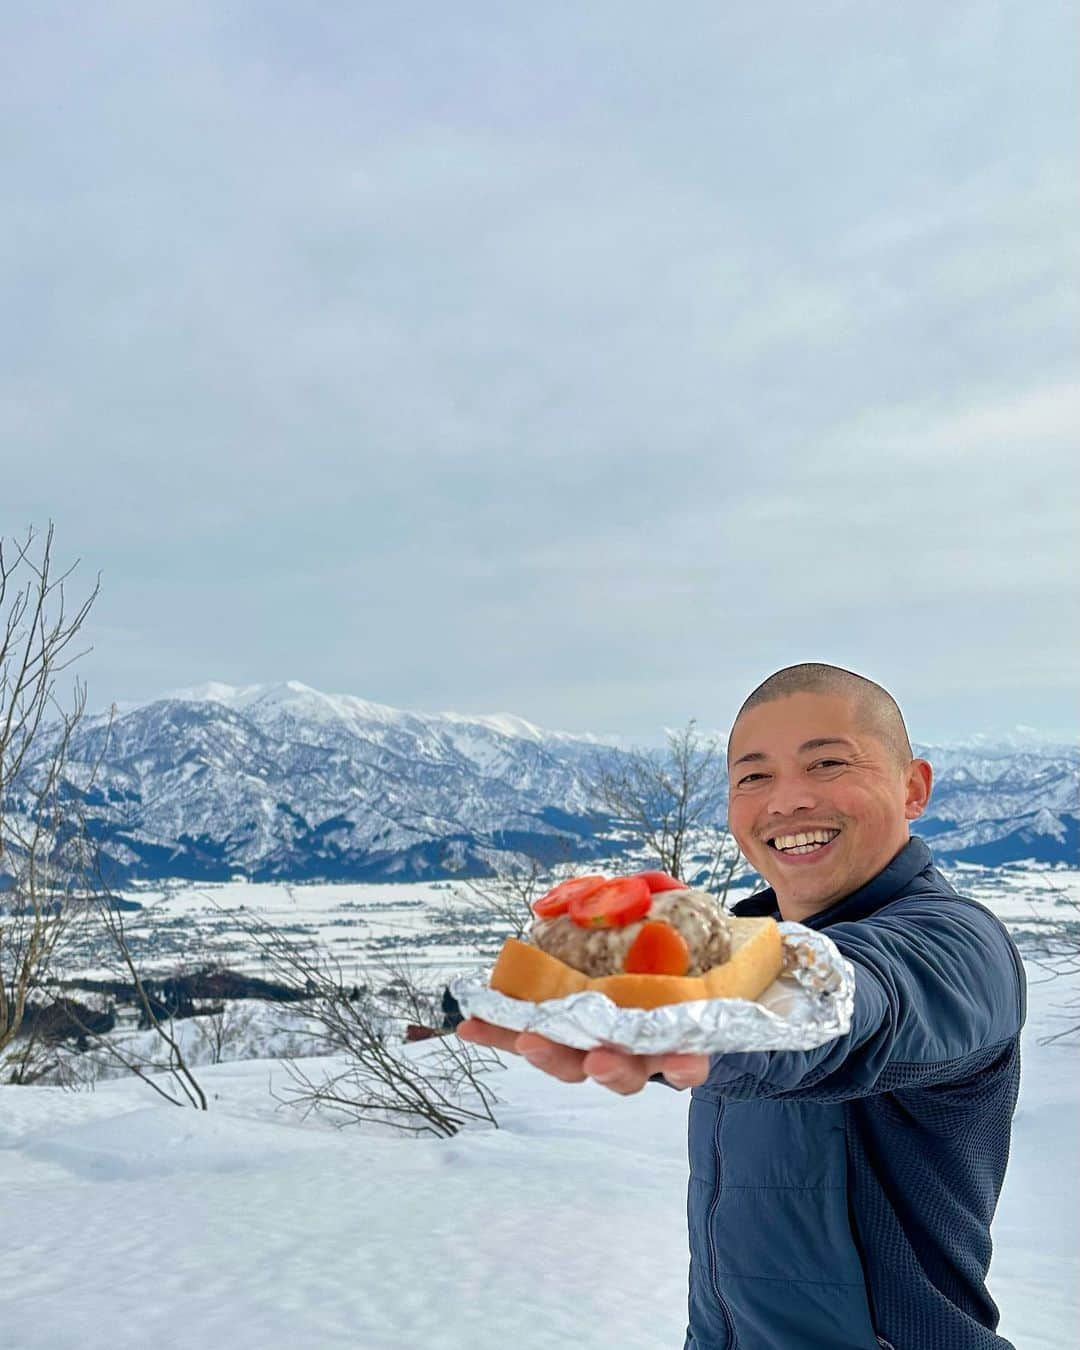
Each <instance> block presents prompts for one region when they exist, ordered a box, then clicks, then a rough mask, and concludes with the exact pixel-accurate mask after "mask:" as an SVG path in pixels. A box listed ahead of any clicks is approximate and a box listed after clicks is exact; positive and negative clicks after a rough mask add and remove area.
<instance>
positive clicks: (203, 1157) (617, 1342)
mask: <svg viewBox="0 0 1080 1350" xmlns="http://www.w3.org/2000/svg"><path fill="white" fill-rule="evenodd" d="M977 875H979V874H976V873H974V872H972V873H971V875H970V877H969V879H970V880H975V879H976V877H977ZM981 875H982V877H983V880H982V883H981V884H983V885H984V887H985V894H983V895H981V896H980V898H983V899H990V900H992V899H993V895H992V893H991V888H990V885H989V883H988V882H987V881H986V880H985V874H981ZM1051 875H1052V880H1053V883H1054V887H1055V889H1054V891H1053V893H1052V894H1049V895H1046V896H1045V897H1041V896H1040V897H1039V898H1043V899H1044V900H1045V903H1046V904H1047V905H1049V904H1051V903H1056V901H1057V899H1059V898H1060V896H1061V894H1062V893H1063V888H1064V892H1065V893H1067V894H1068V895H1075V894H1078V893H1080V874H1077V873H1075V872H1070V873H1067V874H1066V873H1060V872H1056V873H1053V874H1051ZM1036 881H1037V878H1036V877H1034V876H1033V875H1032V874H1026V875H1025V876H1024V877H1023V885H1022V886H1021V884H1020V882H1019V880H1018V879H1017V878H1015V877H1014V878H1013V883H1012V884H1013V886H1014V887H1015V889H1016V891H1017V892H1020V891H1024V892H1028V893H1029V895H1030V893H1032V892H1034V891H1036V890H1037V889H1038V888H1037V887H1036V886H1035V882H1036ZM1029 887H1030V888H1031V890H1030V891H1029ZM373 889H374V888H373ZM966 889H968V890H969V891H970V890H975V889H977V887H976V886H969V887H966ZM261 890H262V888H259V887H245V888H244V899H245V901H246V902H247V903H249V904H251V903H252V901H253V899H254V895H255V893H257V892H259V891H261ZM383 890H385V892H386V895H385V897H382V896H381V895H380V898H385V899H390V898H391V896H392V888H389V887H387V888H380V892H382V891H383ZM277 894H278V898H279V899H280V900H284V899H285V895H284V893H283V892H280V893H277ZM398 894H400V892H398ZM328 899H329V897H328V895H326V894H325V893H321V892H319V891H314V890H313V891H312V892H310V893H309V894H307V895H305V896H304V901H305V903H306V905H311V906H312V908H313V909H318V908H319V907H320V906H321V903H322V902H323V901H324V900H328ZM372 899H373V901H374V896H373V897H372ZM999 904H1000V907H1001V908H1002V910H1013V911H1014V912H1015V917H1016V918H1017V919H1020V918H1022V917H1023V916H1024V914H1025V912H1026V914H1027V916H1028V917H1029V918H1030V916H1031V913H1032V910H1031V902H1030V899H1029V898H1026V897H1025V896H1023V895H1021V894H1016V895H1013V896H1006V898H1005V900H1003V901H1000V902H999ZM995 907H997V906H995ZM374 912H375V911H374V910H372V913H374ZM396 917H397V916H395V918H396ZM400 917H401V919H402V920H404V918H405V915H404V914H403V915H401V916H400ZM1029 980H1030V1009H1029V1019H1028V1024H1027V1027H1026V1029H1025V1035H1024V1051H1023V1057H1024V1069H1023V1082H1022V1087H1021V1096H1020V1105H1019V1109H1018V1112H1017V1116H1016V1120H1015V1127H1014V1136H1013V1153H1012V1158H1011V1161H1010V1165H1009V1172H1008V1176H1007V1178H1006V1181H1005V1187H1004V1191H1003V1194H1002V1198H1001V1203H1000V1206H999V1210H998V1217H997V1220H996V1222H995V1225H994V1240H995V1254H994V1260H993V1264H992V1267H991V1271H990V1279H989V1285H990V1291H991V1294H992V1295H993V1297H994V1298H995V1300H996V1301H997V1303H998V1305H999V1307H1000V1309H1001V1313H1002V1321H1001V1328H1000V1330H1001V1332H1002V1334H1003V1335H1005V1336H1007V1337H1008V1338H1009V1339H1010V1340H1012V1341H1013V1342H1014V1343H1015V1344H1016V1346H1017V1350H1061V1347H1063V1346H1064V1345H1066V1344H1068V1343H1069V1338H1070V1337H1071V1336H1072V1335H1073V1333H1074V1330H1075V1327H1076V1325H1077V1321H1078V1318H1080V1298H1078V1290H1080V1258H1078V1251H1080V1219H1078V1216H1080V1185H1078V1180H1077V1172H1078V1169H1077V1167H1076V1162H1077V1157H1076V1154H1077V1148H1076V1141H1077V1138H1078V1137H1080V1131H1078V1129H1077V1125H1078V1124H1080V1120H1078V1117H1080V1109H1078V1108H1080V1075H1078V1074H1077V1073H1076V1068H1077V1061H1078V1057H1080V1046H1077V1045H1076V1044H1075V1043H1073V1044H1069V1043H1067V1042H1057V1043H1054V1044H1044V1045H1040V1044H1039V1041H1040V1038H1042V1037H1045V1036H1047V1035H1049V1034H1052V1033H1054V1032H1057V1031H1060V1030H1061V1028H1062V1025H1063V1023H1062V1020H1061V1017H1062V1004H1063V1003H1064V1002H1065V1000H1066V999H1067V998H1068V997H1070V996H1073V997H1075V995H1076V994H1077V992H1080V975H1076V974H1074V975H1071V976H1068V977H1063V978H1059V979H1056V980H1048V979H1047V978H1046V973H1045V971H1044V970H1043V969H1042V968H1041V967H1039V966H1037V965H1035V964H1032V965H1030V966H1029ZM431 1052H432V1045H431V1043H421V1044H419V1045H413V1046H408V1047H406V1053H408V1054H410V1055H416V1056H423V1055H425V1054H428V1053H431ZM199 1077H200V1081H201V1082H202V1085H203V1087H204V1088H205V1089H206V1091H207V1094H208V1096H209V1097H210V1110H209V1111H208V1112H206V1113H205V1114H204V1113H200V1112H195V1111H190V1110H180V1109H178V1108H175V1107H171V1106H169V1105H167V1104H165V1103H162V1102H160V1101H159V1099H158V1098H156V1097H155V1096H154V1094H152V1093H151V1092H150V1091H148V1089H147V1088H146V1087H144V1086H142V1085H140V1084H139V1083H137V1082H135V1081H133V1080H128V1079H124V1080H117V1081H110V1082H104V1083H100V1084H98V1085H97V1087H96V1089H95V1090H94V1091H92V1092H79V1093H71V1092H64V1091H61V1090H59V1089H56V1088H43V1087H33V1088H22V1087H7V1086H5V1087H0V1194H3V1195H4V1197H5V1200H6V1202H7V1203H6V1222H5V1223H4V1225H3V1226H2V1229H0V1232H2V1236H0V1262H2V1265H0V1268H2V1269H3V1272H4V1279H3V1281H2V1282H0V1326H2V1327H3V1336H2V1340H3V1344H4V1345H5V1346H11V1347H12V1348H13V1350H70V1347H74V1346H78V1347H80V1350H97V1348H99V1347H100V1350H106V1347H107V1348H108V1350H126V1347H131V1348H132V1350H134V1347H136V1346H138V1347H140V1348H141V1347H144V1346H147V1345H152V1346H160V1347H177V1348H178V1350H186V1348H187V1347H192V1350H194V1348H195V1347H199V1350H203V1348H204V1347H214V1346H228V1347H230V1350H248V1347H250V1350H256V1347H258V1350H286V1348H288V1350H295V1347H298V1346H299V1347H313V1348H314V1350H319V1348H320V1347H326V1348H327V1350H330V1348H331V1347H338V1346H341V1347H345V1346H348V1347H349V1348H350V1350H356V1347H363V1350H389V1348H390V1347H393V1350H401V1347H412V1346H420V1345H423V1346H425V1347H430V1348H431V1350H496V1348H497V1350H505V1347H506V1346H508V1345H511V1346H515V1347H517V1348H518V1350H546V1347H557V1346H564V1345H573V1346H574V1347H576V1350H610V1348H611V1347H613V1346H618V1347H620V1350H646V1348H647V1350H656V1347H659V1346H671V1347H677V1346H680V1345H681V1344H682V1337H683V1330H684V1326H685V1298H686V1274H687V1268H686V1267H687V1255H686V1219H685V1207H684V1206H685V1185H686V1154H685V1148H686V1140H685V1129H686V1109H687V1101H688V1098H687V1095H686V1094H684V1093H676V1092H674V1091H671V1090H669V1089H667V1088H664V1087H661V1086H650V1087H648V1088H646V1090H645V1091H644V1092H642V1093H641V1094H639V1095H637V1096H635V1097H631V1098H621V1097H616V1096H614V1095H612V1094H610V1093H607V1092H606V1091H604V1090H603V1089H602V1088H599V1087H597V1086H595V1085H594V1084H591V1083H587V1084H581V1085H566V1084H561V1083H557V1082H555V1081H553V1080H551V1079H549V1078H547V1077H546V1076H544V1075H542V1074H540V1073H538V1072H536V1071H535V1070H533V1069H531V1068H530V1067H529V1066H528V1065H526V1064H524V1063H522V1062H521V1061H518V1060H516V1059H512V1058H509V1057H508V1062H507V1067H506V1069H505V1071H504V1072H499V1073H497V1074H495V1075H494V1076H493V1077H492V1079H491V1083H492V1085H493V1086H494V1088H495V1090H496V1092H497V1093H498V1096H499V1098H500V1099H501V1102H502V1104H501V1105H500V1106H498V1107H497V1108H496V1115H497V1118H498V1120H499V1124H500V1127H501V1128H499V1129H498V1130H494V1129H491V1128H490V1127H480V1126H477V1127H475V1128H470V1129H469V1130H468V1131H467V1132H464V1133H462V1134H459V1135H458V1136H456V1137H455V1138H453V1139H449V1140H436V1139H428V1138H404V1137H396V1136H394V1135H392V1134H390V1133H389V1132H388V1131H387V1129H386V1127H383V1128H382V1130H381V1131H375V1130H370V1129H366V1130H364V1131H363V1132H359V1131H357V1130H354V1129H348V1128H346V1129H342V1130H334V1129H332V1128H331V1127H330V1126H329V1125H328V1124H326V1123H325V1122H321V1121H319V1120H317V1119H312V1118H308V1119H307V1120H302V1119H301V1118H300V1117H299V1116H298V1115H297V1114H296V1112H295V1111H292V1110H290V1109H289V1108H287V1107H284V1106H282V1105H281V1104H280V1103H279V1102H278V1101H276V1100H275V1098H274V1096H273V1095H272V1094H273V1093H277V1094H278V1095H280V1094H281V1093H283V1092H284V1091H285V1089H286V1086H287V1083H288V1078H287V1074H286V1070H285V1068H284V1066H283V1065H281V1064H280V1063H275V1062H272V1061H268V1060H260V1061H248V1062H243V1063H233V1064H223V1065H216V1066H211V1067H206V1068H202V1069H200V1070H199Z"/></svg>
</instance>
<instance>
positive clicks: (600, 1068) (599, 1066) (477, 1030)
mask: <svg viewBox="0 0 1080 1350" xmlns="http://www.w3.org/2000/svg"><path fill="white" fill-rule="evenodd" d="M457 1034H458V1035H459V1036H460V1037H461V1039H462V1040H463V1041H474V1042H475V1043H476V1044H477V1045H490V1046H493V1047H494V1048H495V1049H496V1050H509V1051H510V1053H511V1054H514V1055H521V1056H522V1057H523V1058H524V1059H527V1060H528V1061H529V1063H530V1064H531V1065H532V1066H533V1067H534V1068H536V1069H542V1070H543V1071H544V1073H549V1074H551V1076H552V1077H553V1078H559V1079H561V1080H562V1081H563V1082H564V1083H583V1082H584V1081H585V1079H586V1078H591V1079H592V1080H593V1082H594V1083H599V1084H600V1085H601V1086H602V1087H606V1088H610V1089H611V1091H612V1092H617V1093H619V1094H620V1096H623V1097H628V1096H629V1095H630V1094H631V1093H633V1092H640V1091H641V1089H642V1088H643V1087H644V1086H645V1084H646V1083H647V1082H648V1081H649V1079H650V1078H651V1077H652V1076H653V1074H654V1073H662V1074H663V1075H664V1077H665V1078H666V1079H667V1081H668V1082H669V1083H670V1084H671V1086H672V1087H675V1088H688V1087H697V1086H698V1085H699V1084H701V1083H704V1081H705V1079H706V1078H708V1076H709V1056H708V1055H631V1054H628V1053H627V1052H625V1051H623V1050H574V1049H572V1047H570V1046H569V1045H559V1044H558V1042H556V1041H549V1040H548V1039H547V1037H546V1036H538V1035H537V1034H536V1032H534V1031H510V1030H508V1029H507V1028H506V1027H496V1026H493V1025H492V1024H491V1023H490V1022H482V1021H481V1020H480V1019H479V1018H478V1017H468V1018H466V1019H465V1021H464V1022H461V1023H460V1024H459V1025H458V1027H457Z"/></svg>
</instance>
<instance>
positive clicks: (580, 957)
mask: <svg viewBox="0 0 1080 1350" xmlns="http://www.w3.org/2000/svg"><path fill="white" fill-rule="evenodd" d="M657 919H659V920H662V921H663V922H664V923H669V924H671V926H672V928H677V929H678V930H679V932H680V933H681V934H682V935H683V937H684V938H685V940H686V945H687V946H688V947H689V948H690V968H689V969H688V970H687V972H686V973H687V974H688V975H704V973H705V972H706V971H707V970H711V969H712V967H713V966H719V965H722V964H723V962H725V961H726V960H727V959H728V957H729V956H730V954H731V928H730V925H729V922H728V916H727V915H726V914H725V913H724V911H723V910H722V909H721V908H720V905H719V902H718V901H717V899H716V897H715V896H712V895H710V894H709V893H708V892H707V891H692V890H685V891H660V892H659V893H658V894H656V895H654V896H653V897H652V905H651V906H650V908H649V912H648V914H647V915H646V916H645V918H644V919H638V920H637V922H635V923H628V924H627V925H626V926H625V927H623V928H582V927H580V926H579V925H578V924H576V923H575V922H574V921H573V919H571V918H570V916H569V914H560V915H559V916H558V917H557V918H554V919H537V920H536V922H535V923H534V924H533V926H532V931H531V933H530V937H531V938H532V940H533V942H534V943H535V944H536V945H537V946H538V947H539V948H540V950H541V951H545V952H547V953H548V955H549V956H557V957H558V958H559V960H560V961H565V962H566V964H567V965H568V966H573V967H574V969H575V970H580V971H581V972H582V974H584V975H618V974H620V973H621V972H622V969H623V963H624V961H625V960H626V953H627V952H628V951H629V950H630V948H631V946H632V945H633V942H634V939H635V938H636V937H637V935H638V934H639V933H640V932H641V925H642V924H643V923H647V922H651V921H653V920H657Z"/></svg>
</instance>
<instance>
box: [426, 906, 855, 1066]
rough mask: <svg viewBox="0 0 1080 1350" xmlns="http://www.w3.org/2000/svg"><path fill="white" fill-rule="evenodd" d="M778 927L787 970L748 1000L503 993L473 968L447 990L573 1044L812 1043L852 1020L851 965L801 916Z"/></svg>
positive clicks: (701, 1046)
mask: <svg viewBox="0 0 1080 1350" xmlns="http://www.w3.org/2000/svg"><path fill="white" fill-rule="evenodd" d="M779 928H780V933H781V936H782V938H783V943H784V970H783V973H782V974H781V975H780V976H779V977H778V978H777V979H775V980H774V981H773V982H772V984H771V985H769V987H768V989H766V990H765V992H764V993H763V994H761V995H760V997H759V998H758V999H757V1000H756V1001H753V1002H751V1001H750V1000H748V999H741V998H712V999H697V1000H695V1001H693V1002H689V1003H669V1004H665V1005H664V1006H663V1007H661V1008H620V1007H617V1006H616V1004H614V1003H612V1001H611V999H609V998H608V997H607V995H606V994H600V993H596V992H595V991H590V992H588V993H583V994H570V995H569V996H568V997H566V998H554V999H547V1000H546V1001H545V1002H543V1003H530V1002H527V1001H526V1000H524V999H518V998H508V997H507V995H506V994H500V993H499V992H498V991H497V990H495V989H492V988H490V987H489V985H488V983H487V981H486V979H485V978H484V977H483V976H480V975H476V974H469V975H458V976H457V977H456V978H454V979H453V980H451V982H450V990H451V992H452V993H453V995H454V997H455V998H456V999H457V1001H458V1004H459V1005H460V1007H461V1011H462V1012H463V1013H464V1014H465V1016H467V1017H480V1018H482V1019H483V1020H484V1021H485V1022H492V1023H494V1024H495V1025H496V1026H500V1027H509V1028H510V1029H511V1030H513V1031H535V1032H537V1033H538V1034H539V1035H541V1036H546V1037H548V1039H549V1040H553V1041H558V1042H559V1043H560V1044H561V1045H571V1046H573V1047H574V1048H575V1049H578V1050H593V1049H596V1048H597V1047H598V1046H608V1047H611V1048H614V1049H618V1050H626V1051H629V1052H630V1053H632V1054H637V1055H662V1054H669V1053H672V1052H676V1053H681V1054H708V1055H714V1054H736V1053H739V1052H742V1051H750V1050H812V1049H813V1048H814V1047H815V1046H818V1045H824V1044H825V1043H826V1042H827V1041H831V1040H835V1039H836V1037H837V1036H843V1035H844V1034H845V1032H846V1031H847V1030H848V1028H849V1027H850V1025H851V1012H852V1004H853V1002H854V998H855V973H854V971H853V969H852V966H851V962H850V961H848V960H847V959H846V958H845V957H844V956H842V955H841V954H840V952H839V951H838V949H837V947H836V944H835V943H834V942H832V941H831V939H829V938H828V937H826V935H825V934H824V933H818V932H815V931H814V930H813V929H812V928H806V927H804V926H803V925H802V924H800V923H787V922H784V923H781V924H780V925H779Z"/></svg>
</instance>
